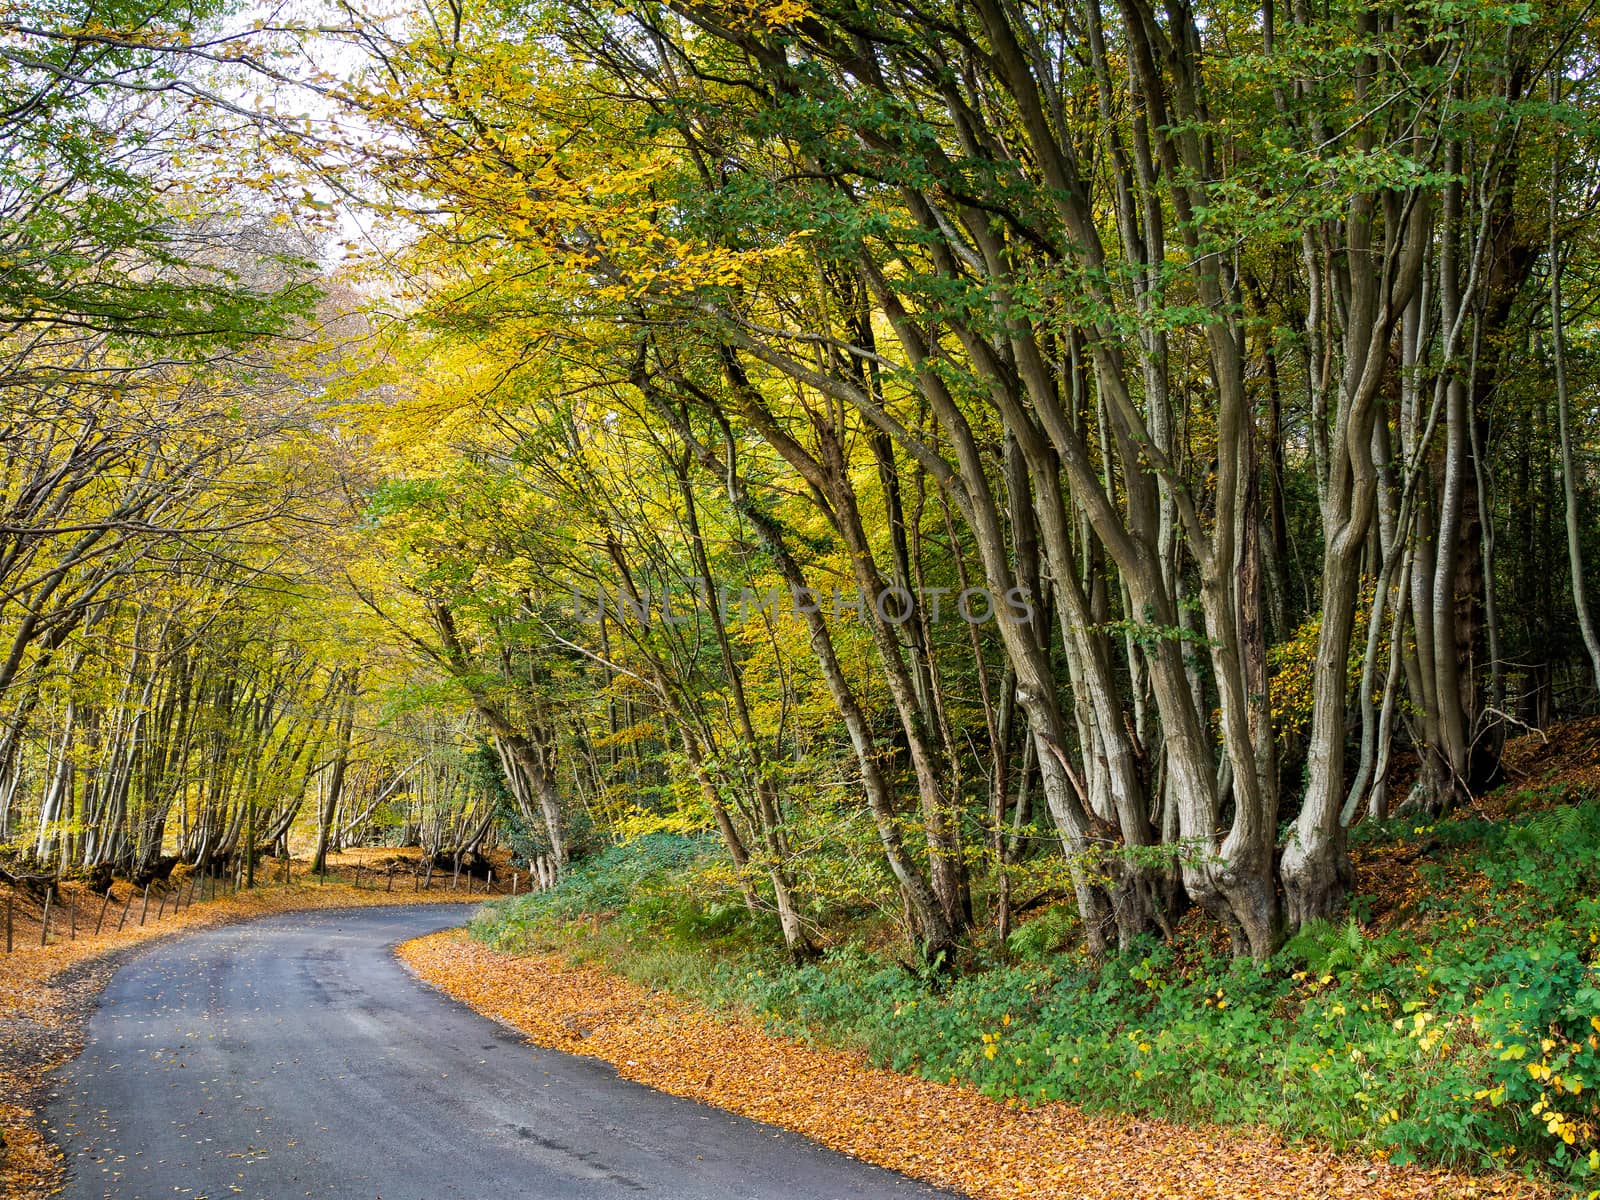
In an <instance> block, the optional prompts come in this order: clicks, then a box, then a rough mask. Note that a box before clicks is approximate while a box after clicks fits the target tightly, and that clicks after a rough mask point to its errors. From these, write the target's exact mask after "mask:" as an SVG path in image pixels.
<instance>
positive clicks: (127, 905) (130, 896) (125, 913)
mask: <svg viewBox="0 0 1600 1200" xmlns="http://www.w3.org/2000/svg"><path fill="white" fill-rule="evenodd" d="M132 907H133V893H132V892H131V891H130V892H129V893H128V898H127V899H126V900H124V901H123V902H122V915H121V916H120V917H118V918H117V932H118V933H121V932H122V924H123V922H124V921H126V920H127V919H128V910H129V909H130V908H132Z"/></svg>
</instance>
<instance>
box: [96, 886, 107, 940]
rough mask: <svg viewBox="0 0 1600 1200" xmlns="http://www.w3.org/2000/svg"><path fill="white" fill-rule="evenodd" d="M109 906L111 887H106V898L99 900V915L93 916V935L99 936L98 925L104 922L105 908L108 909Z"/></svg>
mask: <svg viewBox="0 0 1600 1200" xmlns="http://www.w3.org/2000/svg"><path fill="white" fill-rule="evenodd" d="M110 907H111V889H110V888H107V889H106V898H105V899H104V900H102V901H100V915H99V916H98V917H96V918H95V922H94V935H95V937H99V936H100V926H102V925H104V924H105V923H106V909H108V908H110Z"/></svg>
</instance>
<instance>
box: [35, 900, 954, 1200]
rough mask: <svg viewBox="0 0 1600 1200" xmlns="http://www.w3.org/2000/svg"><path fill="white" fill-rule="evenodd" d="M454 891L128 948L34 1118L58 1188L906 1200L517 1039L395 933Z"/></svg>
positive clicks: (846, 1165) (199, 1193)
mask: <svg viewBox="0 0 1600 1200" xmlns="http://www.w3.org/2000/svg"><path fill="white" fill-rule="evenodd" d="M461 917H462V913H461V910H460V909H458V908H454V907H441V906H433V907H428V906H417V907H410V908H387V909H356V910H346V911H339V912H320V913H300V914H293V915H289V916H283V917H273V918H269V919H266V920H261V921H255V922H251V923H249V924H244V925H236V926H232V927H230V928H225V929H218V930H212V931H209V932H204V933H196V934H192V935H189V936H186V937H180V938H175V939H172V940H169V941H164V942H161V943H159V944H157V945H154V946H152V947H151V948H149V949H148V950H145V951H143V952H140V953H139V954H138V955H137V957H135V958H133V959H132V960H130V961H129V962H128V963H127V964H125V965H124V966H123V967H122V968H121V969H120V970H119V971H118V972H117V973H116V975H115V977H114V978H113V979H112V981H111V984H110V986H109V987H108V988H107V989H106V992H105V995H104V998H103V999H102V1002H101V1005H100V1007H99V1009H98V1010H97V1011H96V1013H95V1015H94V1016H93V1018H92V1019H91V1020H90V1023H89V1028H88V1031H87V1033H88V1041H87V1045H86V1047H85V1049H84V1052H83V1054H82V1055H81V1056H79V1058H78V1059H77V1060H76V1061H74V1062H72V1063H70V1064H69V1065H67V1066H66V1067H64V1068H62V1070H61V1072H60V1076H59V1079H58V1081H57V1086H56V1087H55V1088H53V1089H52V1090H53V1092H54V1098H53V1099H52V1100H51V1102H50V1104H49V1106H48V1108H47V1109H46V1113H45V1116H46V1119H47V1121H48V1122H49V1124H50V1125H51V1127H52V1132H53V1134H54V1136H55V1139H56V1141H57V1142H58V1143H59V1144H60V1145H61V1147H62V1149H63V1151H64V1152H65V1154H66V1158H67V1162H68V1165H69V1168H70V1170H71V1172H72V1180H71V1183H70V1185H69V1186H68V1188H67V1192H66V1195H67V1196H69V1197H80V1198H87V1197H107V1196H114V1197H119V1198H122V1197H129V1198H132V1197H145V1198H148V1200H154V1198H155V1197H161V1198H162V1200H200V1198H206V1200H224V1198H226V1197H232V1196H247V1197H267V1198H270V1200H280V1198H282V1200H290V1198H292V1197H300V1196H312V1197H334V1196H337V1197H364V1198H375V1197H377V1198H383V1200H441V1198H443V1197H457V1196H459V1197H474V1198H483V1200H502V1198H503V1200H517V1198H527V1200H610V1198H612V1197H627V1198H629V1200H636V1198H645V1197H670V1198H671V1200H702V1198H703V1200H758V1198H759V1200H835V1198H837V1200H844V1198H845V1197H849V1198H851V1200H890V1198H891V1197H892V1198H895V1200H910V1198H912V1197H933V1196H938V1195H941V1194H943V1193H939V1192H936V1191H934V1190H933V1189H931V1188H927V1187H924V1186H922V1185H920V1184H916V1183H913V1182H911V1181H909V1180H907V1179H904V1178H903V1177H901V1176H898V1175H895V1174H893V1173H891V1172H888V1171H884V1170H880V1169H879V1168H876V1167H871V1166H867V1165H866V1164H864V1163H859V1162H856V1161H855V1160H853V1159H850V1158H846V1157H845V1156H843V1155H840V1154H835V1153H833V1152H832V1151H829V1150H824V1149H822V1148H821V1147H819V1146H817V1145H815V1144H814V1143H812V1142H809V1141H807V1140H806V1139H805V1138H802V1137H800V1136H799V1135H797V1134H792V1133H785V1132H781V1131H779V1130H776V1129H773V1128H772V1127H770V1126H767V1125H761V1124H758V1123H756V1122H754V1121H747V1120H745V1119H743V1118H741V1117H735V1116H732V1115H730V1114H728V1113H725V1112H722V1111H720V1110H718V1109H714V1108H708V1107H706V1106H705V1105H701V1104H697V1103H695V1102H694V1101H691V1100H683V1099H679V1098H677V1097H674V1096H668V1095H665V1094H663V1093H661V1092H655V1091H651V1090H650V1089H649V1088H646V1087H643V1086H640V1085H639V1084H635V1083H629V1082H627V1081H625V1080H621V1079H618V1078H617V1075H616V1072H615V1071H614V1070H613V1069H612V1068H611V1067H610V1066H608V1065H606V1064H605V1063H602V1062H600V1061H598V1060H596V1059H589V1058H580V1057H575V1056H573V1055H570V1054H560V1053H557V1052H555V1051H550V1050H540V1049H537V1048H535V1047H532V1046H528V1045H526V1044H525V1043H523V1041H522V1040H521V1039H520V1038H519V1037H518V1036H517V1035H516V1034H514V1033H512V1032H510V1031H509V1030H506V1029H504V1028H502V1027H500V1026H498V1025H496V1024H494V1023H493V1022H491V1021H488V1020H485V1019H484V1018H483V1017H480V1016H478V1015H477V1014H476V1013H474V1012H472V1011H471V1010H470V1009H468V1008H466V1007H464V1006H462V1005H460V1004H457V1003H456V1002H455V1001H453V1000H450V999H447V998H446V997H444V996H442V995H440V994H439V993H437V992H435V991H433V990H432V989H430V988H427V987H425V986H423V985H422V984H420V983H418V982H417V981H416V980H415V979H413V978H412V977H411V976H410V975H409V974H408V973H407V972H406V971H405V970H404V969H403V968H402V967H401V966H400V965H399V964H398V963H397V962H396V961H395V959H394V958H393V956H392V955H391V953H390V948H391V947H392V946H393V945H394V944H395V943H396V942H400V941H403V940H405V939H407V938H411V937H416V936H418V935H420V934H424V933H430V932H432V931H434V930H437V929H442V928H445V927H447V926H450V925H454V924H457V923H459V922H460V920H461Z"/></svg>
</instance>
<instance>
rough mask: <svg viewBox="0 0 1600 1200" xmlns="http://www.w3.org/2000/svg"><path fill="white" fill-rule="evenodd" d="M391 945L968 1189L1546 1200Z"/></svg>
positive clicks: (464, 956) (466, 995) (465, 943)
mask: <svg viewBox="0 0 1600 1200" xmlns="http://www.w3.org/2000/svg"><path fill="white" fill-rule="evenodd" d="M398 954H399V956H400V958H401V960H402V961H403V962H404V963H406V964H407V965H408V966H409V967H410V968H411V970H412V971H414V972H415V973H416V974H417V976H418V977H419V978H421V979H422V980H423V981H424V982H427V983H429V984H432V985H433V986H435V987H437V988H439V989H440V990H441V991H443V992H445V993H446V994H447V995H450V996H452V997H454V998H455V999H457V1000H459V1001H461V1002H463V1003H465V1004H467V1005H469V1006H470V1007H472V1008H474V1009H476V1010H477V1011H478V1012H480V1013H482V1014H483V1015H485V1016H487V1017H489V1018H491V1019H493V1020H495V1021H498V1022H500V1023H502V1024H505V1025H508V1026H510V1027H512V1028H514V1029H517V1030H519V1031H520V1032H522V1033H523V1034H524V1035H526V1036H527V1038H528V1039H529V1041H531V1042H532V1043H534V1044H535V1045H539V1046H544V1047H547V1048H550V1049H555V1050H563V1051H566V1052H568V1053H572V1054H584V1055H589V1056H591V1057H594V1058H599V1059H602V1060H604V1061H606V1062H608V1063H610V1064H612V1065H613V1066H614V1067H616V1069H617V1072H618V1074H619V1075H621V1076H622V1077H623V1078H626V1079H631V1080H634V1081H636V1082H639V1083H643V1084H645V1085H647V1086H649V1087H652V1088H656V1089H658V1090H660V1091H664V1092H669V1093H672V1094H673V1095H678V1096H686V1097H689V1098H692V1099H695V1100H699V1101H702V1102H704V1103H706V1104H711V1105H715V1106H716V1107H718V1108H723V1109H726V1110H728V1111H730V1112H734V1113H738V1114H739V1115H741V1116H745V1117H750V1118H752V1119H754V1120H758V1121H765V1122H767V1123H769V1124H772V1125H776V1126H779V1127H781V1128H784V1129H788V1130H792V1131H794V1132H796V1133H800V1134H803V1135H805V1136H807V1137H809V1138H811V1139H812V1140H814V1141H816V1142H819V1143H821V1144H822V1145H824V1146H828V1147H829V1148H831V1149H834V1150H839V1151H842V1152H844V1153H846V1154H849V1155H852V1156H854V1157H856V1158H859V1159H861V1160H863V1161H865V1162H870V1163H873V1164H875V1165H877V1166H880V1167H887V1168H889V1169H891V1170H895V1171H899V1172H901V1173H902V1174H905V1175H909V1176H912V1177H914V1178H917V1179H921V1180H924V1181H926V1182H929V1183H933V1184H937V1185H939V1186H942V1187H947V1188H953V1189H955V1190H958V1191H961V1192H964V1193H966V1194H967V1195H969V1196H973V1197H976V1198H979V1200H1024V1198H1029V1200H1036V1198H1039V1197H1054V1196H1061V1197H1072V1198H1073V1200H1132V1198H1134V1197H1157V1196H1172V1197H1183V1198H1184V1200H1202V1198H1210V1197H1215V1198H1217V1200H1221V1198H1223V1197H1227V1198H1229V1200H1240V1198H1244V1197H1249V1198H1251V1200H1255V1198H1258V1197H1270V1198H1274V1200H1276V1198H1279V1197H1281V1198H1283V1200H1290V1198H1292V1200H1308V1198H1311V1197H1318V1198H1322V1197H1326V1198H1329V1200H1333V1198H1338V1200H1345V1198H1349V1200H1356V1198H1357V1197H1360V1198H1362V1200H1389V1198H1395V1200H1398V1198H1400V1197H1406V1198H1408V1200H1412V1198H1415V1200H1464V1198H1467V1197H1475V1198H1486V1197H1507V1198H1511V1197H1515V1198H1516V1200H1533V1198H1535V1197H1541V1196H1545V1195H1548V1194H1549V1193H1548V1192H1547V1191H1544V1190H1542V1189H1540V1188H1538V1187H1536V1186H1534V1185H1533V1184H1530V1183H1528V1182H1527V1181H1525V1180H1522V1179H1516V1178H1511V1177H1506V1176H1500V1177H1474V1176H1468V1175H1463V1174H1458V1173H1452V1172H1446V1171H1437V1170H1423V1169H1420V1168H1415V1167H1401V1166H1395V1165H1392V1164H1389V1163H1384V1162H1377V1161H1373V1160H1370V1159H1364V1158H1352V1157H1344V1156H1339V1155H1334V1154H1331V1153H1326V1152H1321V1151H1318V1150H1315V1149H1312V1148H1308V1147H1303V1146H1288V1145H1286V1144H1284V1143H1283V1142H1282V1141H1280V1140H1279V1139H1277V1138H1275V1137H1273V1136H1271V1135H1270V1134H1266V1133H1249V1132H1239V1131H1235V1130H1225V1129H1221V1128H1216V1127H1202V1128H1191V1127H1188V1126H1181V1125H1171V1124H1166V1123H1163V1122H1159V1121H1149V1120H1140V1119H1134V1118H1127V1117H1120V1118H1119V1117H1100V1116H1091V1115H1088V1114H1086V1113H1083V1112H1082V1111H1080V1110H1078V1109H1076V1108H1074V1107H1072V1106H1071V1105H1068V1104H1061V1103H1056V1104H1047V1105H1043V1106H1040V1107H1037V1108H1022V1107H1019V1106H1016V1105H1014V1104H1006V1103H1002V1102H1000V1101H996V1100H991V1099H989V1098H987V1097H985V1096H983V1095H982V1094H980V1093H978V1092H975V1091H973V1090H971V1089H970V1088H964V1087H959V1086H955V1085H950V1084H941V1083H934V1082H930V1081H927V1080H924V1079H920V1078H917V1077H914V1076H907V1075H900V1074H896V1073H894V1072H891V1071H884V1070H880V1069H876V1068H872V1067H869V1066H867V1065H866V1063H865V1061H864V1059H862V1057H861V1056H859V1055H857V1054H853V1053H849V1052H846V1051H839V1050H832V1049H825V1048H818V1047H815V1046H809V1045H803V1044H800V1043H798V1042H794V1041H791V1040H788V1039H784V1038H778V1037H774V1036H772V1035H770V1034H767V1033H766V1032H764V1031H763V1030H762V1029H761V1028H760V1027H759V1025H757V1024H756V1023H755V1022H754V1021H751V1020H735V1019H728V1018H723V1017H713V1016H712V1015H710V1014H708V1013H707V1012H706V1011H705V1010H704V1009H701V1008H699V1007H698V1006H696V1005H693V1004H690V1003H688V1002H686V1001H683V1000H681V999H679V998H677V997H675V996H672V995H669V994H666V993H663V992H652V991H648V990H646V989H644V988H641V987H639V986H638V985H637V984H635V983H632V982H631V981H629V980H626V979H623V978H621V977H620V976H617V975H614V974H611V973H609V972H606V971H604V970H601V969H599V968H595V967H590V966H574V965H572V964H569V963H567V962H565V961H563V960H562V959H560V958H557V957H549V956H527V957H521V956H516V955H510V954H504V953H501V952H499V951H495V950H491V949H489V948H488V947H486V946H484V945H482V944H481V943H478V942H474V941H471V940H469V939H468V938H466V937H465V936H464V935H463V934H462V933H460V932H459V931H447V932H445V933H439V934H433V935H431V936H428V937H424V938H419V939H417V940H415V941H411V942H406V943H404V944H403V945H402V946H400V948H399V950H398Z"/></svg>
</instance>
